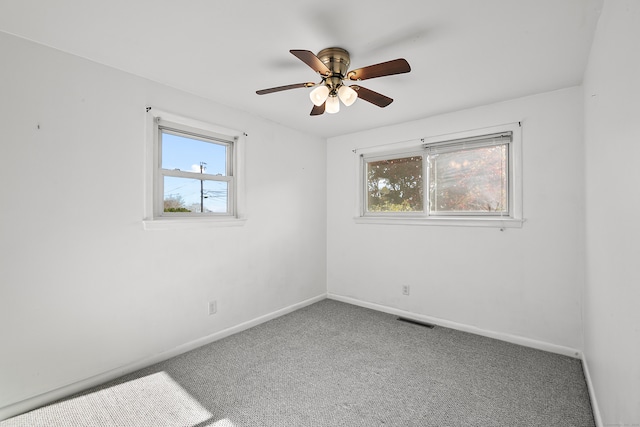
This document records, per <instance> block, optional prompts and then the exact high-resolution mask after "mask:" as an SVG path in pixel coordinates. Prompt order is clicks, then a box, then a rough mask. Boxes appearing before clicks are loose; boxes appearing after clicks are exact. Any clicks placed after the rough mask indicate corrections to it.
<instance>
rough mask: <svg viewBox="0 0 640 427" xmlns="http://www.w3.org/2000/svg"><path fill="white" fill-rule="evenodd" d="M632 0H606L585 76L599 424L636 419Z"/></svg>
mask: <svg viewBox="0 0 640 427" xmlns="http://www.w3.org/2000/svg"><path fill="white" fill-rule="evenodd" d="M639 42H640V2H638V1H637V0H615V1H610V0H608V1H606V2H605V4H604V9H603V12H602V15H601V17H600V21H599V23H598V28H597V32H596V36H595V40H594V43H593V47H592V50H591V55H590V59H589V64H588V67H587V72H586V75H585V84H584V96H585V122H586V132H585V133H586V135H585V136H586V190H587V191H586V207H587V209H586V211H587V216H586V225H587V239H586V245H587V276H586V279H587V280H586V281H587V287H586V293H585V301H586V306H585V356H586V359H587V363H588V366H589V371H590V373H591V378H592V381H593V385H594V389H595V392H596V400H597V404H598V407H599V409H600V413H601V418H602V421H603V424H604V425H616V426H618V425H629V426H631V425H634V426H635V425H640V267H639V264H638V262H639V260H640V223H639V222H638V218H637V216H638V215H637V214H638V212H640V190H639V187H638V186H639V184H640V167H639V164H638V161H639V160H640V128H638V123H639V120H640V48H639Z"/></svg>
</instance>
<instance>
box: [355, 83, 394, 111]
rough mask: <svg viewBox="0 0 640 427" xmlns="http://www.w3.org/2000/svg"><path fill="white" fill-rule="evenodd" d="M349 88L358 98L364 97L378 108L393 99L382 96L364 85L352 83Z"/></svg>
mask: <svg viewBox="0 0 640 427" xmlns="http://www.w3.org/2000/svg"><path fill="white" fill-rule="evenodd" d="M350 87H351V89H353V90H355V91H356V92H357V93H358V98H360V99H364V100H365V101H367V102H370V103H372V104H373V105H377V106H378V107H380V108H384V107H386V106H387V105H389V104H391V103H392V102H393V99H391V98H389V97H388V96H384V95H382V94H380V93H378V92H374V91H372V90H370V89H367V88H366V87H362V86H356V85H352V86H350Z"/></svg>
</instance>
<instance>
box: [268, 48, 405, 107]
mask: <svg viewBox="0 0 640 427" xmlns="http://www.w3.org/2000/svg"><path fill="white" fill-rule="evenodd" d="M289 52H291V53H292V54H293V55H294V56H295V57H297V58H298V59H300V60H301V61H302V62H304V63H305V64H307V65H308V66H309V67H311V68H312V69H313V70H314V71H316V72H317V73H318V74H320V77H322V81H320V82H319V83H313V82H306V83H296V84H291V85H286V86H278V87H272V88H269V89H262V90H258V91H256V93H257V94H258V95H266V94H268V93H273V92H280V91H283V90H289V89H296V88H303V87H315V89H313V90H312V91H311V93H310V94H309V96H310V98H311V101H312V102H313V105H314V106H313V108H312V110H311V115H312V116H319V115H321V114H323V113H324V112H325V111H326V112H327V113H330V114H333V113H337V112H338V111H339V110H340V102H339V101H338V99H340V101H342V103H343V104H344V105H346V106H349V105H351V104H353V103H354V102H355V101H356V99H358V98H361V99H364V100H365V101H367V102H370V103H372V104H374V105H377V106H378V107H386V106H387V105H389V104H391V103H392V102H393V99H391V98H389V97H388V96H384V95H382V94H380V93H378V92H374V91H372V90H370V89H367V88H365V87H362V86H360V85H351V86H347V85H346V84H345V83H344V81H345V80H347V81H356V82H358V81H360V80H367V79H373V78H375V77H383V76H391V75H394V74H402V73H408V72H409V71H411V67H410V66H409V63H408V62H407V61H406V60H405V59H404V58H399V59H394V60H393V61H387V62H381V63H380V64H375V65H369V66H368V67H363V68H358V69H356V70H351V71H348V70H349V64H350V59H349V52H347V51H346V50H344V49H342V48H339V47H330V48H327V49H323V50H321V51H320V52H318V55H315V54H314V53H313V52H311V51H308V50H290V51H289Z"/></svg>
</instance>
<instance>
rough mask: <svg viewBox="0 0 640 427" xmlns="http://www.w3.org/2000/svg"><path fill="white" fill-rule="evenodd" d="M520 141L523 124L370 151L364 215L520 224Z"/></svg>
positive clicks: (364, 166)
mask: <svg viewBox="0 0 640 427" xmlns="http://www.w3.org/2000/svg"><path fill="white" fill-rule="evenodd" d="M496 130H499V132H491V133H485V132H489V131H496ZM388 147H389V146H388ZM520 147H521V142H520V132H519V124H516V125H509V126H503V127H500V128H491V129H485V130H484V132H483V131H476V132H465V133H460V134H456V135H449V136H448V137H438V138H425V139H422V140H420V141H419V142H418V141H414V142H409V143H404V144H403V145H402V147H399V148H397V149H395V150H393V151H392V150H388V151H385V150H384V148H382V149H380V148H377V149H372V150H369V151H368V152H364V153H363V154H362V155H361V170H362V177H361V188H362V197H361V212H360V215H359V218H360V219H362V220H363V221H362V222H381V221H380V219H383V220H384V221H382V222H394V221H395V220H398V219H401V220H405V221H409V222H410V223H418V222H422V223H431V224H438V223H439V224H459V225H496V226H517V225H513V223H514V222H521V221H522V208H521V194H520V193H521V191H520V189H521V172H520V150H521V148H520ZM509 222H511V223H512V225H506V224H508V223H509Z"/></svg>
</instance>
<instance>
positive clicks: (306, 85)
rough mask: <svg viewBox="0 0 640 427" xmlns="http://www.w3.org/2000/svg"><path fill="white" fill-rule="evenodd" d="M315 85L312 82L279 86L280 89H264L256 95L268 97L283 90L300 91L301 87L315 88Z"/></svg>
mask: <svg viewBox="0 0 640 427" xmlns="http://www.w3.org/2000/svg"><path fill="white" fill-rule="evenodd" d="M315 85H316V84H315V83H312V82H307V83H296V84H292V85H286V86H278V87H272V88H269V89H262V90H257V91H256V93H257V94H258V95H266V94H268V93H273V92H280V91H283V90H289V89H298V88H301V87H311V86H315Z"/></svg>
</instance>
